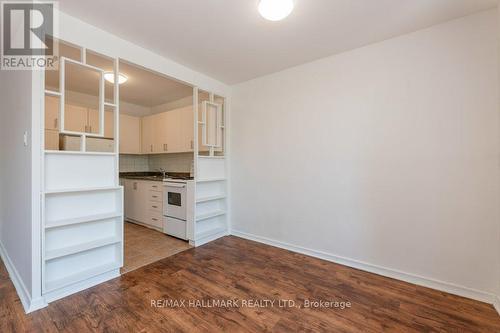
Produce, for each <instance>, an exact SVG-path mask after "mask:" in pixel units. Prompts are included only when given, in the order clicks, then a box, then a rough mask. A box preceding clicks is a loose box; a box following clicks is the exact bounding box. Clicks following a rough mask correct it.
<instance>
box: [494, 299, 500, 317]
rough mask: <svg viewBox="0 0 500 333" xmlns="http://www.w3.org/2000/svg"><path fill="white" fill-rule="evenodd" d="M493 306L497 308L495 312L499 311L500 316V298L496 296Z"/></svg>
mask: <svg viewBox="0 0 500 333" xmlns="http://www.w3.org/2000/svg"><path fill="white" fill-rule="evenodd" d="M493 306H494V307H495V310H497V312H498V314H500V296H495V300H494V301H493Z"/></svg>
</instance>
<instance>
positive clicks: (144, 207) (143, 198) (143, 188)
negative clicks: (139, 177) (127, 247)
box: [136, 181, 151, 225]
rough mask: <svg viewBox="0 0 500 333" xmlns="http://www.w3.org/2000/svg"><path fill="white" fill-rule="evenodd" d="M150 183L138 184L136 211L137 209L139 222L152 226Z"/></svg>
mask: <svg viewBox="0 0 500 333" xmlns="http://www.w3.org/2000/svg"><path fill="white" fill-rule="evenodd" d="M149 183H150V182H147V181H140V182H137V192H136V195H137V197H136V198H137V199H136V209H137V215H138V216H137V221H139V222H141V223H144V224H148V225H150V224H151V220H150V214H149V204H150V201H149V189H150V187H149Z"/></svg>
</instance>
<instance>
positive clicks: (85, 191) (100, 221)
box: [42, 49, 123, 301]
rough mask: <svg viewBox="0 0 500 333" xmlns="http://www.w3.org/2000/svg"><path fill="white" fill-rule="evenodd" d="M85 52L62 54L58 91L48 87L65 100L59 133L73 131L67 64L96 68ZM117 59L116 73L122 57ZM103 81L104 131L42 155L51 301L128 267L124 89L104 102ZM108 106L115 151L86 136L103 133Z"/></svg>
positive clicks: (45, 264)
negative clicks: (90, 147)
mask: <svg viewBox="0 0 500 333" xmlns="http://www.w3.org/2000/svg"><path fill="white" fill-rule="evenodd" d="M86 52H87V51H86V49H81V59H83V60H82V62H78V61H76V60H70V59H64V58H61V64H60V80H59V82H60V87H59V91H54V90H46V91H45V94H46V95H48V96H57V97H59V98H60V111H59V119H60V133H66V134H67V133H69V132H68V131H65V130H64V104H65V100H64V98H65V89H64V87H65V86H64V71H65V67H64V66H65V63H68V62H69V63H71V64H73V65H77V66H78V65H79V66H82V68H87V67H88V68H91V67H93V66H91V65H89V64H87V63H86ZM113 61H114V72H115V75H117V74H118V73H119V70H118V59H114V60H113ZM94 69H96V70H97V71H99V72H101V73H102V72H103V71H102V70H100V69H98V68H94ZM99 84H100V87H99V91H100V95H99V100H100V102H99V103H100V105H99V112H100V119H101V121H100V124H101V127H100V133H98V134H90V133H72V134H76V135H78V136H80V137H81V142H82V145H81V150H80V151H54V150H46V151H45V153H44V156H43V159H42V172H43V184H42V187H43V193H42V294H43V296H44V298H45V299H46V300H48V301H53V300H56V299H58V298H61V297H64V296H67V295H69V294H72V293H75V292H78V291H80V290H82V289H84V288H88V287H90V286H92V285H93V284H96V283H99V282H102V281H103V280H104V279H109V278H112V277H116V276H119V274H120V272H119V269H120V267H121V266H122V265H123V188H122V187H121V186H119V179H118V165H119V163H118V162H119V153H118V152H119V146H118V145H119V106H118V101H119V88H118V84H117V83H115V84H114V91H113V93H114V102H113V103H107V102H106V103H105V102H104V83H103V80H102V78H101V80H100V83H99ZM104 107H107V108H112V109H113V111H114V135H115V138H114V139H115V140H114V142H115V146H114V152H111V153H108V152H89V151H86V145H85V140H86V138H87V137H102V136H103V128H104V121H105V120H104ZM42 126H44V124H43V122H42ZM42 128H44V127H42ZM42 145H44V142H42Z"/></svg>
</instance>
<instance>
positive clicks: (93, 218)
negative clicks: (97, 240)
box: [45, 212, 122, 229]
mask: <svg viewBox="0 0 500 333" xmlns="http://www.w3.org/2000/svg"><path fill="white" fill-rule="evenodd" d="M121 216H122V214H121V213H118V212H113V213H105V214H96V215H88V216H82V217H75V218H71V219H61V220H57V221H48V222H46V223H45V229H52V228H59V227H64V226H68V225H73V224H80V223H88V222H94V221H100V220H106V219H111V218H116V217H121Z"/></svg>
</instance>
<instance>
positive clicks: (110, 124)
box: [104, 111, 115, 138]
mask: <svg viewBox="0 0 500 333" xmlns="http://www.w3.org/2000/svg"><path fill="white" fill-rule="evenodd" d="M104 137H106V138H114V137H115V113H114V112H113V111H105V112H104Z"/></svg>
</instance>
